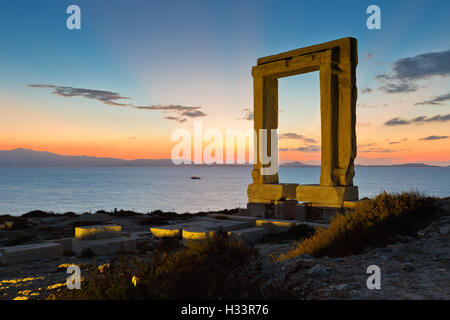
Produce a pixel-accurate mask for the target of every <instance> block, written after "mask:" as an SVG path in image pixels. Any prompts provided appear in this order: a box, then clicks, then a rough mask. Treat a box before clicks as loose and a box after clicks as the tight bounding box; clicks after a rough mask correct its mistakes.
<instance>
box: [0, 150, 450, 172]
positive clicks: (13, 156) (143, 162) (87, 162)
mask: <svg viewBox="0 0 450 320" xmlns="http://www.w3.org/2000/svg"><path fill="white" fill-rule="evenodd" d="M174 166H175V165H174V164H173V162H172V160H171V159H136V160H124V159H116V158H99V157H88V156H64V155H59V154H56V153H52V152H48V151H34V150H29V149H23V148H18V149H13V150H0V167H174ZM182 166H193V165H182ZM195 166H200V167H209V166H210V165H207V164H203V165H195ZM211 166H216V167H224V166H226V167H251V166H252V165H251V164H231V165H227V164H213V165H211ZM357 166H361V167H435V166H432V165H427V164H424V163H405V164H396V165H370V166H364V165H357ZM280 167H318V165H316V166H314V165H308V164H304V163H302V162H299V161H294V162H285V163H282V164H280ZM447 167H450V166H447Z"/></svg>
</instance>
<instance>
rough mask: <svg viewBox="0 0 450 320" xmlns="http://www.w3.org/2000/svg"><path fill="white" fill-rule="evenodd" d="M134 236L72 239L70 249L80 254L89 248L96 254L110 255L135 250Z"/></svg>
mask: <svg viewBox="0 0 450 320" xmlns="http://www.w3.org/2000/svg"><path fill="white" fill-rule="evenodd" d="M136 240H137V239H136V238H135V237H116V238H108V239H94V240H78V239H76V238H73V239H72V251H73V252H75V253H76V254H81V253H82V252H83V251H84V250H87V249H90V250H91V251H92V253H93V254H94V255H96V256H104V255H112V254H118V253H121V252H123V253H134V252H136V242H137V241H136Z"/></svg>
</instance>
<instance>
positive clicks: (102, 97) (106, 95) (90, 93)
mask: <svg viewBox="0 0 450 320" xmlns="http://www.w3.org/2000/svg"><path fill="white" fill-rule="evenodd" d="M28 87H30V88H50V89H54V90H53V92H52V93H53V94H55V95H58V96H61V97H65V98H69V97H82V98H86V99H92V100H97V101H99V102H102V103H104V104H106V105H112V106H120V107H129V108H133V109H137V110H149V111H152V110H160V111H163V112H174V113H176V114H178V116H168V117H165V118H164V119H168V120H176V121H178V122H180V123H182V122H184V121H186V119H185V118H181V116H183V117H188V118H197V117H204V116H206V115H207V114H206V113H204V112H203V111H201V110H200V109H201V107H190V106H182V105H178V104H170V105H160V104H156V105H151V106H137V105H134V104H131V103H121V102H120V101H121V100H129V99H130V98H128V97H123V96H121V95H120V94H119V93H117V92H112V91H103V90H93V89H84V88H74V87H64V86H55V85H50V84H29V85H28ZM118 101H119V102H118Z"/></svg>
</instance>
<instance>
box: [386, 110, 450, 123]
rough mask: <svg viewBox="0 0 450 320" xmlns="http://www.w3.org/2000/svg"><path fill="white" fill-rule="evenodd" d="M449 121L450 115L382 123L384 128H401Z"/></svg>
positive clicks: (396, 119) (398, 119)
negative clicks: (402, 126)
mask: <svg viewBox="0 0 450 320" xmlns="http://www.w3.org/2000/svg"><path fill="white" fill-rule="evenodd" d="M446 121H450V113H449V114H445V115H442V116H441V115H440V114H438V115H436V116H433V117H431V118H428V117H426V116H419V117H416V118H414V119H411V120H405V119H401V118H398V117H395V118H392V119H390V120H388V121H386V122H385V123H384V125H386V126H401V125H408V124H413V123H428V122H446Z"/></svg>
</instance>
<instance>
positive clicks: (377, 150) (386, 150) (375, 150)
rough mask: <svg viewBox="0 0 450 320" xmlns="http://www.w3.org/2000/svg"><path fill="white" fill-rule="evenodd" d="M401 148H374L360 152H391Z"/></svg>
mask: <svg viewBox="0 0 450 320" xmlns="http://www.w3.org/2000/svg"><path fill="white" fill-rule="evenodd" d="M397 151H401V150H393V149H383V148H372V149H367V150H359V151H358V152H379V153H390V152H397Z"/></svg>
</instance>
